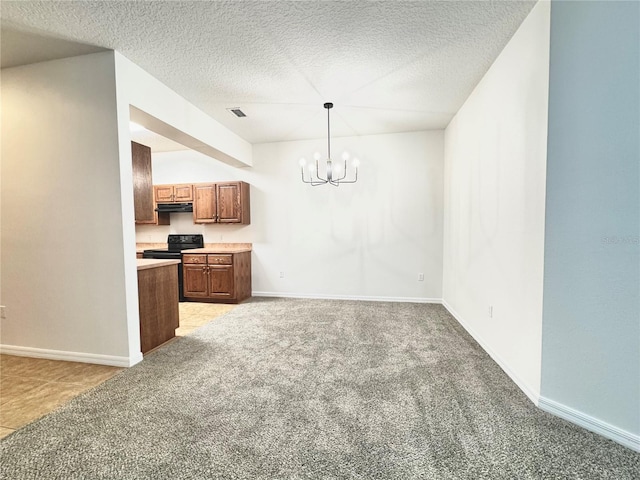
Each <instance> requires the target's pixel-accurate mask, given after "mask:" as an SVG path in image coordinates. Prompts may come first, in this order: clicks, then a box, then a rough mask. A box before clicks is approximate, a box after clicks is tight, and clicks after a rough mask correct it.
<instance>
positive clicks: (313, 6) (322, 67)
mask: <svg viewBox="0 0 640 480" xmlns="http://www.w3.org/2000/svg"><path fill="white" fill-rule="evenodd" d="M534 3H535V2H534V1H513V2H512V1H498V0H494V1H479V0H474V1H442V2H441V1H426V0H423V1H409V2H407V1H390V0H389V1H350V2H343V1H340V2H335V1H237V0H236V1H215V2H214V1H197V2H184V1H171V2H169V1H166V2H165V1H149V2H147V1H103V2H95V1H82V2H81V1H75V2H56V1H42V2H41V1H37V2H36V1H16V2H13V1H6V0H3V1H2V4H1V9H0V16H1V18H2V52H1V53H2V64H3V67H4V66H13V65H19V64H24V63H30V62H33V61H41V60H45V59H53V58H61V57H64V56H71V55H78V54H82V53H88V52H91V51H96V50H99V49H100V48H106V49H114V50H117V51H119V52H120V53H122V54H123V55H124V56H125V57H127V58H128V59H129V60H131V61H133V62H134V63H136V64H138V65H139V66H140V67H142V68H143V69H145V70H146V71H147V72H149V73H150V74H151V75H153V76H154V77H156V78H158V79H159V80H160V81H162V82H163V83H164V84H166V85H167V86H169V87H170V88H172V89H173V90H175V91H176V92H177V93H179V94H180V95H182V96H183V97H184V98H186V99H187V100H189V101H191V102H192V103H193V104H195V105H196V106H198V107H199V108H200V109H202V110H203V111H205V112H207V113H208V114H209V115H211V116H212V117H213V118H215V119H216V120H218V121H219V122H220V123H222V124H223V125H225V126H226V127H227V128H229V129H230V130H232V131H234V132H236V133H237V134H239V135H240V136H241V137H243V138H245V139H246V140H248V141H249V142H251V143H260V142H270V141H284V140H297V139H303V138H318V137H323V136H326V110H324V109H323V108H322V104H323V103H324V102H327V101H331V102H333V103H334V104H335V108H334V109H333V110H332V111H331V132H332V136H344V135H366V134H378V133H392V132H401V131H415V130H426V129H435V128H444V127H445V126H446V125H447V124H448V122H449V121H450V119H451V118H452V117H453V115H454V114H455V113H456V111H457V110H458V109H459V108H460V106H461V105H462V103H463V102H464V100H465V99H466V98H467V97H468V95H469V94H470V93H471V91H472V90H473V88H474V87H475V85H476V84H477V83H478V81H479V80H480V79H481V78H482V76H483V75H484V73H485V72H486V71H487V69H488V68H489V66H490V65H491V63H492V62H493V60H494V59H495V58H496V56H497V55H498V54H499V53H500V51H501V50H502V48H503V47H504V45H505V44H506V43H507V42H508V40H509V39H510V38H511V36H512V35H513V33H514V32H515V31H516V30H517V28H518V26H519V25H520V24H521V23H522V21H523V20H524V18H525V17H526V15H527V14H528V13H529V11H530V10H531V8H532V7H533V5H534ZM42 37H45V38H44V39H43V38H42ZM16 38H17V39H18V40H17V41H16ZM38 39H40V40H38ZM65 45H66V48H67V50H65ZM83 49H86V50H83ZM231 107H240V108H241V109H242V110H243V111H244V112H245V113H246V114H247V117H246V118H236V117H235V116H233V115H232V114H230V113H229V112H228V111H227V110H226V109H227V108H231Z"/></svg>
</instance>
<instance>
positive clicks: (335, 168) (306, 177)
mask: <svg viewBox="0 0 640 480" xmlns="http://www.w3.org/2000/svg"><path fill="white" fill-rule="evenodd" d="M324 108H326V109H327V160H326V162H322V163H323V165H322V168H321V167H320V165H321V164H320V158H322V156H321V155H320V152H316V153H314V155H313V160H314V161H313V162H310V163H308V164H307V160H306V159H305V158H304V157H303V158H301V159H300V171H301V173H302V181H303V182H304V183H308V184H310V185H312V186H314V187H317V186H318V185H325V184H327V183H328V184H330V185H333V186H334V187H339V186H340V185H341V184H343V183H356V182H357V181H358V166H359V165H360V161H359V160H358V159H357V158H354V159H353V160H352V162H351V166H352V167H353V170H354V173H353V175H348V172H347V162H348V161H349V158H350V156H349V153H348V152H346V151H345V152H344V153H343V154H342V160H343V161H342V162H335V163H334V162H333V161H332V160H331V128H330V122H329V112H330V110H331V109H332V108H333V103H330V102H328V103H325V104H324ZM323 174H324V175H323ZM347 176H349V178H350V180H347Z"/></svg>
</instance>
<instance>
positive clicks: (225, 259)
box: [182, 252, 251, 303]
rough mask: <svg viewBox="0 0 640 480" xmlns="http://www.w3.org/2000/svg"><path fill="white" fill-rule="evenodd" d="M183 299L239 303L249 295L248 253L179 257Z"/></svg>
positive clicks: (249, 271) (249, 265)
mask: <svg viewBox="0 0 640 480" xmlns="http://www.w3.org/2000/svg"><path fill="white" fill-rule="evenodd" d="M182 272H183V290H184V296H185V299H186V300H197V301H205V302H219V303H239V302H241V301H243V300H245V299H247V298H249V297H250V296H251V252H240V253H215V254H212V253H198V254H195V253H194V254H191V253H190V254H183V255H182Z"/></svg>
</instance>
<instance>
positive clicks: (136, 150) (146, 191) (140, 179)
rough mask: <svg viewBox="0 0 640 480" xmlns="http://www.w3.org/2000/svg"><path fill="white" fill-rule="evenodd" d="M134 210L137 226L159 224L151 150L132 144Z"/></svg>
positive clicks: (144, 146)
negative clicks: (155, 202) (154, 200)
mask: <svg viewBox="0 0 640 480" xmlns="http://www.w3.org/2000/svg"><path fill="white" fill-rule="evenodd" d="M131 160H132V167H133V209H134V216H135V221H136V225H143V224H152V225H153V224H155V223H157V219H156V212H155V204H154V203H153V184H152V180H151V149H150V148H149V147H147V146H146V145H142V144H140V143H136V142H131Z"/></svg>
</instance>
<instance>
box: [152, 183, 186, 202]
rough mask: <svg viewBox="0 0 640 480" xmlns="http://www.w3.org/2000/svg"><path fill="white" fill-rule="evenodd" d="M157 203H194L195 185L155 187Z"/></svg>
mask: <svg viewBox="0 0 640 480" xmlns="http://www.w3.org/2000/svg"><path fill="white" fill-rule="evenodd" d="M153 190H154V198H155V201H156V203H183V202H193V185H191V184H190V183H184V184H177V185H155V186H154V187H153Z"/></svg>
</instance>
